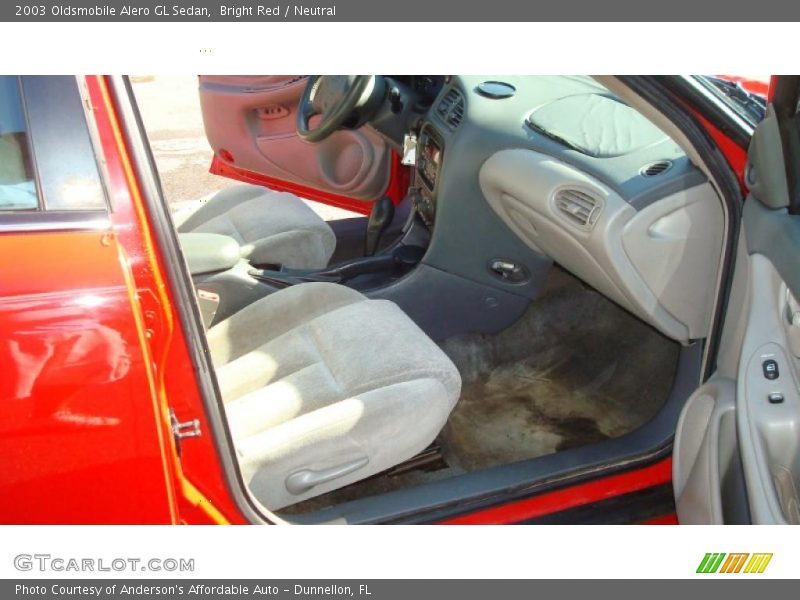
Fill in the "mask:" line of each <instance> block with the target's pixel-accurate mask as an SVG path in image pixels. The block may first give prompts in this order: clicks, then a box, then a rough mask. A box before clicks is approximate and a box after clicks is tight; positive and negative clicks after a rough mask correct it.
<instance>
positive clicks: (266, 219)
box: [178, 185, 336, 269]
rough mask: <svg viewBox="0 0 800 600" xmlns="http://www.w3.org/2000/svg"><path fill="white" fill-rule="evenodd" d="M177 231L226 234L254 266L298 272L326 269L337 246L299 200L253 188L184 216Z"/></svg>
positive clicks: (237, 188) (225, 194)
mask: <svg viewBox="0 0 800 600" xmlns="http://www.w3.org/2000/svg"><path fill="white" fill-rule="evenodd" d="M178 231H179V232H180V233H219V234H222V235H227V236H230V237H232V238H234V239H235V240H236V241H237V242H239V245H240V246H241V253H242V256H243V257H244V258H246V259H247V260H249V261H250V262H251V263H253V264H267V263H273V264H282V265H284V266H286V267H291V268H296V269H321V268H323V267H325V266H327V264H328V261H329V260H330V258H331V255H332V254H333V250H334V248H335V247H336V236H335V235H334V233H333V230H332V229H331V228H330V226H329V225H328V224H327V223H326V222H325V221H324V220H323V219H322V218H320V217H319V215H317V213H315V212H314V211H313V210H312V209H311V208H309V207H308V206H307V205H306V204H305V202H303V201H302V200H301V199H300V198H298V197H297V196H295V195H293V194H289V193H286V192H274V191H272V190H268V189H266V188H263V187H259V186H255V185H234V186H231V187H229V188H226V189H224V190H222V191H221V192H219V193H218V194H216V195H215V196H213V197H212V198H211V199H210V200H209V201H208V202H206V203H205V204H203V205H202V206H200V207H199V208H198V209H197V210H196V211H194V212H192V213H191V214H190V215H189V216H188V217H186V218H185V220H183V222H181V223H180V224H179V225H178Z"/></svg>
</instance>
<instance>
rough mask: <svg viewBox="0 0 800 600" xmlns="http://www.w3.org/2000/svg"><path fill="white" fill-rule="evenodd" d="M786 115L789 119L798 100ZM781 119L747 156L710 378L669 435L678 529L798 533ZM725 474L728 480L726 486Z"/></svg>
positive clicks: (794, 349) (758, 133) (785, 129)
mask: <svg viewBox="0 0 800 600" xmlns="http://www.w3.org/2000/svg"><path fill="white" fill-rule="evenodd" d="M788 106H790V107H791V111H792V113H793V112H794V107H796V106H797V98H796V97H794V98H790V102H789V104H788ZM779 110H780V108H778V109H776V107H775V106H772V105H771V106H770V108H769V110H768V113H767V116H766V118H765V119H764V121H762V122H761V123H760V124H759V125H758V126H757V127H756V130H755V132H754V134H753V139H752V141H751V144H750V149H749V152H748V158H747V166H746V175H745V180H746V181H747V183H748V186H749V188H750V194H749V196H748V198H747V199H746V200H745V202H744V207H743V210H742V227H741V237H740V243H739V252H738V254H737V259H736V266H735V268H736V274H735V280H734V291H733V292H732V294H731V297H730V299H729V302H728V308H727V311H726V319H725V325H724V330H723V343H722V347H721V351H720V357H719V358H718V361H717V366H718V371H717V373H715V374H714V375H713V376H712V377H711V378H710V380H709V381H708V382H707V383H706V384H704V385H703V386H702V387H701V388H699V389H698V390H697V392H695V394H694V395H693V396H692V397H691V398H690V399H689V401H688V402H687V404H686V406H685V407H684V410H683V413H682V415H681V419H680V421H679V424H678V429H677V432H676V439H675V446H674V453H673V484H674V488H675V499H676V506H677V512H678V516H679V519H680V521H681V522H682V523H728V522H740V519H743V520H745V522H752V523H754V524H785V523H791V524H800V492H799V490H800V303H798V300H797V299H798V297H800V269H798V264H799V263H798V258H800V216H797V215H794V214H791V212H792V211H791V210H790V209H789V207H790V204H791V202H790V193H789V190H790V184H789V177H790V175H791V174H792V173H793V170H794V169H796V168H797V165H796V161H795V160H794V157H793V156H792V154H791V153H792V152H794V150H792V147H793V146H792V144H787V143H786V140H787V139H790V138H791V136H792V135H794V131H793V129H794V128H796V126H797V121H798V118H797V116H796V115H792V118H784V120H783V121H780V120H779V118H778V117H777V116H776V115H777V114H780V113H779V112H778V111H779ZM784 114H785V113H784ZM790 128H791V129H790ZM785 153H789V154H785ZM784 156H792V160H791V161H785V160H784ZM720 381H724V382H725V383H724V384H723V385H720V383H719V382H720ZM709 390H713V393H711V392H710V391H709ZM734 421H735V428H732V427H731V425H730V424H731V423H732V422H734ZM739 462H740V463H741V468H739V467H738V466H737V463H739ZM725 469H727V473H728V474H730V473H733V474H734V475H735V477H734V478H731V477H728V480H727V482H726V481H725V477H724V474H723V473H724V470H725Z"/></svg>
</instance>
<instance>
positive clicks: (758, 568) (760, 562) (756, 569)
mask: <svg viewBox="0 0 800 600" xmlns="http://www.w3.org/2000/svg"><path fill="white" fill-rule="evenodd" d="M771 560H772V554H771V553H770V554H753V558H751V559H750V562H749V563H747V566H746V567H745V568H744V572H745V573H763V572H764V569H766V568H767V565H768V564H769V561H771Z"/></svg>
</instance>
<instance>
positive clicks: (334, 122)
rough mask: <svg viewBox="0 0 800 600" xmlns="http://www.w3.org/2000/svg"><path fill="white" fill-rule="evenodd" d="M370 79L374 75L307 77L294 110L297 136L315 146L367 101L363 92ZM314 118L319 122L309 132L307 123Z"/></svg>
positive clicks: (366, 89)
mask: <svg viewBox="0 0 800 600" xmlns="http://www.w3.org/2000/svg"><path fill="white" fill-rule="evenodd" d="M374 80H375V76H374V75H312V76H310V77H309V78H308V82H307V83H306V88H305V89H304V90H303V95H302V96H301V98H300V104H299V105H298V107H297V135H299V136H300V138H301V139H304V140H306V141H308V142H314V143H316V142H321V141H322V140H324V139H325V138H327V137H328V136H330V135H331V134H332V133H333V132H335V131H336V130H337V129H340V128H341V127H342V126H344V125H345V123H347V121H348V120H349V118H350V117H351V115H352V114H353V111H354V110H355V109H356V108H358V107H360V106H362V105H363V104H364V103H365V102H366V100H367V99H368V98H369V94H367V93H365V92H367V91H368V89H369V88H371V87H374ZM371 84H372V85H371ZM316 115H321V116H322V120H321V121H320V122H319V123H318V124H317V126H316V127H314V129H311V126H310V125H309V121H310V120H311V117H313V116H316Z"/></svg>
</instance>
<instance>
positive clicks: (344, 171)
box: [199, 75, 407, 214]
mask: <svg viewBox="0 0 800 600" xmlns="http://www.w3.org/2000/svg"><path fill="white" fill-rule="evenodd" d="M307 80H308V78H307V77H306V76H300V75H260V76H231V75H227V76H212V75H201V76H200V79H199V84H200V106H201V108H202V112H203V121H204V124H205V130H206V136H207V138H208V142H209V144H210V145H211V147H212V149H213V150H214V161H213V163H212V166H211V172H212V173H215V174H217V175H223V176H226V177H231V178H233V179H238V180H241V181H246V182H248V183H253V184H258V185H264V186H266V187H270V188H272V189H277V190H282V191H288V192H292V193H295V194H297V195H298V196H301V197H304V198H308V199H311V200H317V201H320V202H324V203H326V204H331V205H333V206H338V207H340V208H346V209H349V210H353V211H356V212H360V213H364V214H366V213H368V212H369V210H370V208H371V205H372V202H373V201H374V200H375V199H377V198H379V197H381V196H382V195H388V196H389V197H390V198H392V200H393V201H394V202H395V203H397V202H399V201H400V199H401V198H402V195H403V194H404V193H405V188H406V187H407V181H405V182H404V181H401V180H402V178H403V177H404V173H403V169H402V167H401V166H400V163H399V156H398V155H397V154H396V153H394V152H393V151H392V149H391V147H390V146H389V145H388V144H387V143H386V141H385V140H384V139H383V138H382V137H381V136H380V135H378V134H377V133H376V132H375V131H374V130H373V129H372V128H371V127H370V126H369V125H365V126H363V127H360V128H358V129H351V130H342V131H337V132H336V133H334V134H333V135H331V136H330V137H328V138H326V139H324V140H322V141H321V142H319V143H309V142H307V141H305V140H302V139H301V138H300V137H299V136H298V135H297V130H296V121H297V106H298V103H299V100H300V97H301V95H302V94H303V90H304V88H305V86H306V83H307ZM312 122H313V119H312ZM312 124H313V123H312Z"/></svg>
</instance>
